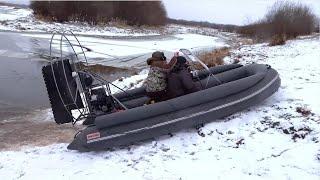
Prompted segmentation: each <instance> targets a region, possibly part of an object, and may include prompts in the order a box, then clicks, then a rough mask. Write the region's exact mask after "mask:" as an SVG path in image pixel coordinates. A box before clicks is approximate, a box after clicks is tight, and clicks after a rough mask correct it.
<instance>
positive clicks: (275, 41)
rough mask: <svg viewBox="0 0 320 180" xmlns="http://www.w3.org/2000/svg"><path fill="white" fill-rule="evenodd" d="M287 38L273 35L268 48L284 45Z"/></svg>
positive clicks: (282, 35) (281, 35)
mask: <svg viewBox="0 0 320 180" xmlns="http://www.w3.org/2000/svg"><path fill="white" fill-rule="evenodd" d="M286 41H287V36H286V35H285V34H280V35H274V36H273V37H272V39H271V41H270V43H269V46H279V45H284V44H286Z"/></svg>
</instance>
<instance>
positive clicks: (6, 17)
mask: <svg viewBox="0 0 320 180" xmlns="http://www.w3.org/2000/svg"><path fill="white" fill-rule="evenodd" d="M0 14H1V15H0V21H13V20H17V19H19V18H24V17H28V16H29V15H31V14H32V11H31V10H28V9H19V8H14V7H9V6H0Z"/></svg>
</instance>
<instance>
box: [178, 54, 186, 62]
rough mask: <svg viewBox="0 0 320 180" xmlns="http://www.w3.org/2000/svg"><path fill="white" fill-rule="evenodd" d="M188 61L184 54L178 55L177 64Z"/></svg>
mask: <svg viewBox="0 0 320 180" xmlns="http://www.w3.org/2000/svg"><path fill="white" fill-rule="evenodd" d="M186 62H187V59H186V58H185V57H183V56H178V57H177V64H185V63H186Z"/></svg>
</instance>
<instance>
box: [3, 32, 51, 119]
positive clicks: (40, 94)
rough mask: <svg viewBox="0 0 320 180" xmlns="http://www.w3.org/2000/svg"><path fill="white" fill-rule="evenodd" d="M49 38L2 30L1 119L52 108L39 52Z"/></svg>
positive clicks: (43, 63)
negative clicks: (40, 38) (25, 35)
mask: <svg viewBox="0 0 320 180" xmlns="http://www.w3.org/2000/svg"><path fill="white" fill-rule="evenodd" d="M47 46H48V45H47V41H45V40H37V39H34V38H30V37H24V36H21V35H19V34H17V33H8V32H0V120H1V119H6V118H7V117H8V116H13V115H15V114H19V113H26V112H28V111H30V110H33V109H41V108H48V107H49V102H48V98H47V94H46V89H45V87H44V82H43V79H42V74H41V68H42V66H43V65H45V64H46V62H45V61H43V60H41V58H39V55H38V54H39V53H41V51H42V49H45V48H46V47H47Z"/></svg>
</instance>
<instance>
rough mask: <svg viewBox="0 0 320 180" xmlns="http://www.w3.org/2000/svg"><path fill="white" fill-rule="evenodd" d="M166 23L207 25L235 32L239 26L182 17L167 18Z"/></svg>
mask: <svg viewBox="0 0 320 180" xmlns="http://www.w3.org/2000/svg"><path fill="white" fill-rule="evenodd" d="M168 23H172V24H181V25H187V26H200V27H208V28H213V29H219V30H223V31H227V32H235V31H237V30H238V28H239V26H236V25H228V24H216V23H210V22H206V21H202V22H199V21H187V20H182V19H170V18H168Z"/></svg>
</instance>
